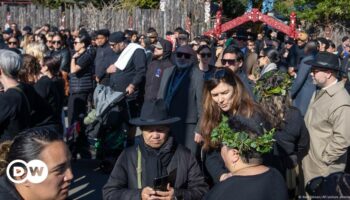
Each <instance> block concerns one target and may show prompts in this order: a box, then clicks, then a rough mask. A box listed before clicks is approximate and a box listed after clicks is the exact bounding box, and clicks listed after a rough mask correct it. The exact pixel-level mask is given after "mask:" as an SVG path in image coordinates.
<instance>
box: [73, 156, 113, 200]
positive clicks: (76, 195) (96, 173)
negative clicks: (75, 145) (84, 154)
mask: <svg viewBox="0 0 350 200" xmlns="http://www.w3.org/2000/svg"><path fill="white" fill-rule="evenodd" d="M99 164H100V161H97V160H84V159H79V160H76V161H72V169H73V174H74V181H73V183H72V184H71V187H70V190H69V199H71V200H99V199H102V187H103V185H104V184H105V183H106V182H107V179H108V177H109V175H108V174H105V173H103V172H102V171H101V169H100V168H99Z"/></svg>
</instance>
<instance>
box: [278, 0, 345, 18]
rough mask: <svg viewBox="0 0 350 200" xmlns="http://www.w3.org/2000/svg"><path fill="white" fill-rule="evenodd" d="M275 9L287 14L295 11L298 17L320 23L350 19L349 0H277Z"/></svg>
mask: <svg viewBox="0 0 350 200" xmlns="http://www.w3.org/2000/svg"><path fill="white" fill-rule="evenodd" d="M275 10H276V11H277V12H279V13H281V14H283V15H285V16H289V15H290V13H291V12H292V11H295V12H296V13H297V15H298V18H300V19H304V20H307V21H308V22H311V23H313V22H315V23H318V24H319V23H321V24H322V23H325V24H327V23H332V22H335V21H339V20H349V19H350V15H349V14H350V1H349V0H336V1H335V0H294V1H291V0H281V1H276V3H275Z"/></svg>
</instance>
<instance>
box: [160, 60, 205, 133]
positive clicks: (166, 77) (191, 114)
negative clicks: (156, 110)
mask: <svg viewBox="0 0 350 200" xmlns="http://www.w3.org/2000/svg"><path fill="white" fill-rule="evenodd" d="M175 72H176V66H172V67H170V68H167V69H165V70H164V74H163V77H162V80H161V83H160V88H159V92H158V99H165V98H166V95H167V91H168V88H169V87H170V82H171V77H172V76H173V74H174V73H175ZM203 83H204V79H203V72H201V71H200V70H199V68H198V66H196V65H193V66H192V68H191V69H190V71H189V73H188V74H187V75H186V77H185V78H184V79H183V80H182V81H181V83H180V85H179V87H178V88H177V90H176V91H175V94H174V95H173V97H172V99H171V103H170V106H169V114H170V116H176V117H180V118H181V122H183V123H190V124H196V130H198V127H199V118H200V115H201V112H202V90H203Z"/></svg>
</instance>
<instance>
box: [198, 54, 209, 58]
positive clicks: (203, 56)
mask: <svg viewBox="0 0 350 200" xmlns="http://www.w3.org/2000/svg"><path fill="white" fill-rule="evenodd" d="M199 55H201V57H202V58H205V57H207V58H210V57H211V53H200V54H199Z"/></svg>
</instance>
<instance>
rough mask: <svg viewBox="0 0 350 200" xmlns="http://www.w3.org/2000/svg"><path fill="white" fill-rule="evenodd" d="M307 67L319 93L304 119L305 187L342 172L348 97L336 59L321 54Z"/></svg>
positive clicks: (349, 125) (348, 137)
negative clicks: (306, 144)
mask: <svg viewBox="0 0 350 200" xmlns="http://www.w3.org/2000/svg"><path fill="white" fill-rule="evenodd" d="M306 64H309V65H311V66H312V68H311V76H312V78H313V82H314V84H316V87H318V88H319V90H316V92H315V93H314V94H313V97H312V98H311V102H310V105H309V107H308V110H307V112H306V115H305V118H304V119H305V124H306V126H307V128H308V130H309V134H310V149H309V152H308V155H307V156H305V158H304V159H303V161H302V164H303V171H304V177H305V178H304V179H305V184H307V183H308V182H309V181H310V180H311V179H313V178H315V177H318V176H323V177H326V176H328V175H330V174H332V173H335V172H343V171H344V169H345V164H346V159H347V155H346V154H347V148H348V147H349V146H350V132H349V130H350V118H349V116H350V97H349V94H348V93H347V91H346V90H345V88H344V82H343V81H338V79H337V76H338V73H339V71H340V70H341V68H340V65H339V60H338V57H337V56H336V55H334V54H331V53H328V52H320V53H319V54H317V55H316V57H315V59H314V60H310V61H307V62H306ZM333 187H335V185H334V186H333Z"/></svg>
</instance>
